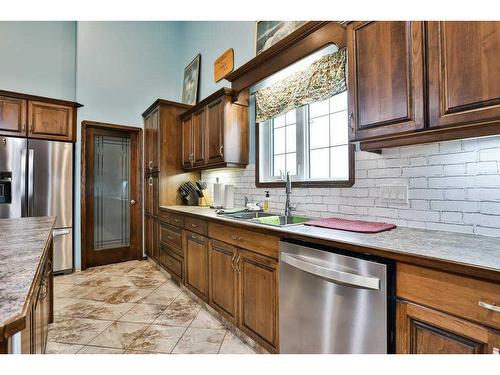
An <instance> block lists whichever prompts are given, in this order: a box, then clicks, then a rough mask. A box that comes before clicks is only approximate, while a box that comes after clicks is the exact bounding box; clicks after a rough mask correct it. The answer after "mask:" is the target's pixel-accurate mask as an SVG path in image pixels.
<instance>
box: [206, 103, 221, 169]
mask: <svg viewBox="0 0 500 375" xmlns="http://www.w3.org/2000/svg"><path fill="white" fill-rule="evenodd" d="M207 112H208V121H207V135H206V148H207V162H208V163H214V162H215V163H217V162H220V161H224V101H223V98H219V99H217V100H216V101H215V102H212V103H210V104H209V105H208V106H207Z"/></svg>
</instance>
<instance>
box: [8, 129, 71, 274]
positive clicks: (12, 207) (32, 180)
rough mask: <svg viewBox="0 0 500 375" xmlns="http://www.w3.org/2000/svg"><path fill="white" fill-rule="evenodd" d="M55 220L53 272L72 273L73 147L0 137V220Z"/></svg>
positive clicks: (43, 141)
mask: <svg viewBox="0 0 500 375" xmlns="http://www.w3.org/2000/svg"><path fill="white" fill-rule="evenodd" d="M35 216H55V217H56V225H55V228H56V229H55V230H54V234H53V236H54V271H55V272H64V271H71V270H72V269H73V144H72V143H67V142H56V141H46V140H41V139H25V138H14V137H3V136H0V218H17V217H35Z"/></svg>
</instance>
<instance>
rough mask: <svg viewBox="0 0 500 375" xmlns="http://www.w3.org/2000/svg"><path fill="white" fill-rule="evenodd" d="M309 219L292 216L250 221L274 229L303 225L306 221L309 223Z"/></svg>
mask: <svg viewBox="0 0 500 375" xmlns="http://www.w3.org/2000/svg"><path fill="white" fill-rule="evenodd" d="M309 220H310V219H309V218H308V217H304V216H294V215H288V216H273V217H269V218H267V219H266V218H262V219H260V218H256V219H253V220H251V221H252V222H256V223H260V224H264V225H271V226H275V227H287V226H290V225H300V224H304V223H305V222H306V221H309Z"/></svg>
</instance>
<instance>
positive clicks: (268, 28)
mask: <svg viewBox="0 0 500 375" xmlns="http://www.w3.org/2000/svg"><path fill="white" fill-rule="evenodd" d="M305 23H306V21H257V26H256V32H255V55H258V54H259V53H261V52H262V51H265V50H266V49H268V48H269V47H271V46H272V45H274V44H276V43H277V42H279V41H280V40H282V39H283V38H284V37H286V36H287V35H290V34H291V33H292V32H294V31H295V30H297V29H298V28H299V27H300V26H302V25H303V24H305Z"/></svg>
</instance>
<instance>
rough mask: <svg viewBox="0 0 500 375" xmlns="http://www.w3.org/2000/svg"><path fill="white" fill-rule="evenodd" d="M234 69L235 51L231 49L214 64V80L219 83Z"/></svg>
mask: <svg viewBox="0 0 500 375" xmlns="http://www.w3.org/2000/svg"><path fill="white" fill-rule="evenodd" d="M233 69H234V50H233V49H232V48H229V49H228V50H227V51H226V52H224V53H223V54H222V55H220V56H219V57H218V58H217V60H215V63H214V80H215V82H219V81H220V80H221V79H223V78H224V77H225V76H227V75H228V74H229V73H231V72H232V71H233Z"/></svg>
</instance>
